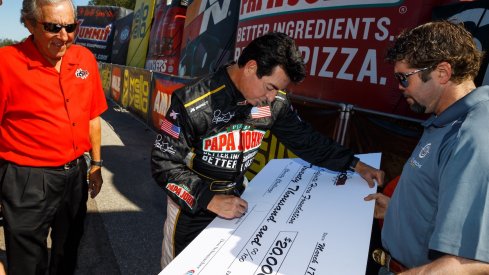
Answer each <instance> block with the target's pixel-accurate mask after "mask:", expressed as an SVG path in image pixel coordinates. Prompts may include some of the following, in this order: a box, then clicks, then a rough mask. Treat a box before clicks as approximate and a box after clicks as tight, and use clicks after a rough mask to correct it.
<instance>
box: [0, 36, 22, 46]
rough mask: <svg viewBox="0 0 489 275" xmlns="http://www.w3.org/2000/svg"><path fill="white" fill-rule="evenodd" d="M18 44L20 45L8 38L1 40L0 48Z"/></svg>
mask: <svg viewBox="0 0 489 275" xmlns="http://www.w3.org/2000/svg"><path fill="white" fill-rule="evenodd" d="M16 43H19V41H15V40H12V39H8V38H4V39H0V47H3V46H8V45H12V44H16Z"/></svg>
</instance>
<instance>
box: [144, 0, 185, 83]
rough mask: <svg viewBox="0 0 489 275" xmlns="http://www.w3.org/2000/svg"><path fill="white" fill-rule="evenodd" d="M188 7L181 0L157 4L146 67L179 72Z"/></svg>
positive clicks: (153, 69) (174, 72) (157, 70)
mask: <svg viewBox="0 0 489 275" xmlns="http://www.w3.org/2000/svg"><path fill="white" fill-rule="evenodd" d="M186 11H187V7H186V6H183V5H181V4H180V0H173V1H170V3H168V1H161V2H160V4H158V5H157V6H156V11H155V14H156V15H155V18H154V21H153V26H152V27H151V35H150V39H149V49H148V57H147V58H146V65H145V68H146V69H148V70H152V71H155V72H161V73H168V74H175V75H176V74H178V62H179V60H180V47H181V44H182V34H183V25H184V23H185V13H186Z"/></svg>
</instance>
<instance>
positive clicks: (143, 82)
mask: <svg viewBox="0 0 489 275" xmlns="http://www.w3.org/2000/svg"><path fill="white" fill-rule="evenodd" d="M151 75H152V73H151V72H150V71H147V70H144V69H138V68H128V67H126V68H125V69H124V80H123V82H122V87H123V88H122V106H123V107H127V109H129V110H130V111H131V112H132V113H134V114H135V115H137V116H138V117H140V118H141V119H142V120H143V121H145V122H147V121H148V114H149V111H148V108H149V96H150V91H151Z"/></svg>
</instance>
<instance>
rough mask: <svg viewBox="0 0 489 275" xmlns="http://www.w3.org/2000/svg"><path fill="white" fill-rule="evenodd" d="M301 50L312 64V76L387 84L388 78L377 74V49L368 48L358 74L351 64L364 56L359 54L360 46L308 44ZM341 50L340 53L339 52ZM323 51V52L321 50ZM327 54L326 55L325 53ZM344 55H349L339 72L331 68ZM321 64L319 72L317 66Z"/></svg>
mask: <svg viewBox="0 0 489 275" xmlns="http://www.w3.org/2000/svg"><path fill="white" fill-rule="evenodd" d="M299 50H300V51H301V52H302V54H303V57H304V62H305V63H306V64H310V66H311V68H310V70H309V74H310V75H312V76H319V77H325V78H334V77H336V78H338V79H346V80H355V81H358V82H363V81H364V80H365V78H367V79H368V82H369V83H372V84H381V85H385V83H386V81H387V79H386V78H385V77H380V78H378V76H377V50H376V49H367V53H366V54H365V55H364V56H363V61H362V63H361V64H362V66H361V68H360V70H359V72H358V74H357V75H356V78H355V74H354V73H353V72H351V71H350V70H349V69H350V64H351V63H352V61H353V60H354V59H358V58H362V54H358V52H359V50H360V49H358V48H340V49H338V48H337V47H322V48H320V47H314V48H313V49H312V54H311V49H310V48H309V47H307V46H300V47H299ZM338 50H340V53H338ZM320 51H321V52H320ZM324 54H325V55H324ZM344 55H347V57H346V59H345V61H344V62H343V65H341V67H340V70H339V72H338V73H337V74H336V75H335V73H334V72H333V71H332V70H331V69H330V65H331V63H332V61H333V60H336V59H344ZM319 57H321V59H324V61H323V62H322V64H320V63H319V61H318V60H319ZM318 66H320V69H319V72H317V68H318Z"/></svg>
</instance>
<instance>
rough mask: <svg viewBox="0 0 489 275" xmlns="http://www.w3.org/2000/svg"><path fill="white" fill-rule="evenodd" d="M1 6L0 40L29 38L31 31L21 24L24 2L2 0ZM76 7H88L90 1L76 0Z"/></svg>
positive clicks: (20, 0)
mask: <svg viewBox="0 0 489 275" xmlns="http://www.w3.org/2000/svg"><path fill="white" fill-rule="evenodd" d="M2 2H3V4H2V5H1V6H0V39H5V38H9V39H13V40H17V41H20V40H22V39H24V38H25V37H27V36H29V31H28V30H27V29H26V28H25V27H24V25H22V24H21V23H20V8H21V7H22V0H2ZM73 3H74V4H75V6H86V5H87V4H88V0H74V1H73Z"/></svg>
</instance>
